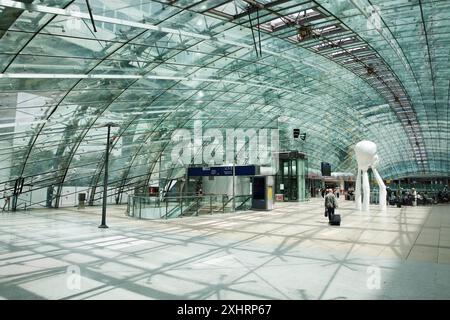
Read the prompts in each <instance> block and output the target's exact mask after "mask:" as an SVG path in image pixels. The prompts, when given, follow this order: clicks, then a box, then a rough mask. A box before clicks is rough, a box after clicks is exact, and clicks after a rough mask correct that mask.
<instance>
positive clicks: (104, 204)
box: [98, 122, 118, 229]
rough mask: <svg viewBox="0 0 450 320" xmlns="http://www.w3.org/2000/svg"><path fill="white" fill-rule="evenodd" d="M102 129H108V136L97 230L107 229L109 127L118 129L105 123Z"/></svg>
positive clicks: (111, 124)
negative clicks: (100, 217)
mask: <svg viewBox="0 0 450 320" xmlns="http://www.w3.org/2000/svg"><path fill="white" fill-rule="evenodd" d="M104 127H107V128H108V136H107V140H106V151H105V163H104V168H105V175H104V177H103V207H102V222H101V224H100V225H99V226H98V227H99V228H102V229H104V228H108V226H107V225H106V200H107V197H108V194H107V193H108V165H109V149H110V144H111V138H110V135H111V127H118V125H117V124H115V123H111V122H110V123H107V124H105V125H104Z"/></svg>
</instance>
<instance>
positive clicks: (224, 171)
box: [188, 166, 256, 177]
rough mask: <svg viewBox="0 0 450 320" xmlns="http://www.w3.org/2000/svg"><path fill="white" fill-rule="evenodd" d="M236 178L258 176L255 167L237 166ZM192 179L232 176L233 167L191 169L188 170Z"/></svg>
mask: <svg viewBox="0 0 450 320" xmlns="http://www.w3.org/2000/svg"><path fill="white" fill-rule="evenodd" d="M234 170H235V175H236V176H254V175H255V174H256V167H255V166H235V168H234ZM188 175H189V176H190V177H208V176H232V175H233V167H232V166H227V167H191V168H188Z"/></svg>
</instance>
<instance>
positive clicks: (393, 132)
mask: <svg viewBox="0 0 450 320" xmlns="http://www.w3.org/2000/svg"><path fill="white" fill-rule="evenodd" d="M86 3H87V2H86V1H85V0H56V1H55V0H39V1H37V0H35V1H33V0H23V1H9V0H0V164H1V166H0V187H2V188H6V189H8V188H12V187H13V186H14V181H15V180H16V179H17V178H18V177H23V178H25V184H28V185H30V186H31V188H33V189H44V188H47V187H48V186H53V187H56V188H57V190H58V191H57V192H59V193H60V192H61V190H62V187H64V186H77V185H83V186H86V187H87V188H88V190H89V191H90V192H91V195H93V196H95V195H100V190H99V188H97V186H98V185H100V184H101V181H102V174H103V169H104V168H103V165H102V164H103V156H104V145H105V135H106V128H104V124H105V123H108V122H114V123H116V124H118V125H119V126H118V127H114V128H112V134H113V136H114V137H115V138H114V142H113V144H114V149H113V151H112V154H111V168H110V188H111V190H114V192H122V191H124V190H129V189H132V188H134V187H135V186H138V185H143V184H146V183H148V182H149V181H150V180H151V179H152V178H154V176H155V172H157V171H158V175H159V176H160V177H161V175H162V176H166V177H168V176H170V174H171V173H168V172H162V171H163V170H162V168H163V167H162V166H161V164H160V161H164V159H166V156H163V155H166V154H167V150H168V147H169V146H170V145H171V139H170V138H171V135H172V133H173V132H174V130H176V129H177V128H189V129H191V128H193V126H194V121H195V120H196V119H200V118H201V119H202V120H203V124H204V126H205V127H207V128H208V127H210V128H218V127H222V128H233V127H240V128H245V127H248V128H267V127H279V128H280V129H281V130H282V131H283V130H284V132H288V133H289V132H290V131H291V130H292V128H300V130H301V131H302V132H306V133H307V139H306V141H305V143H304V144H303V145H302V148H303V151H304V152H305V153H306V154H307V155H308V158H309V166H310V167H311V168H312V169H319V168H320V162H321V161H327V162H330V163H331V164H332V166H333V171H334V170H335V171H341V172H354V171H355V163H354V159H353V154H352V147H353V146H354V144H355V143H356V142H358V141H360V140H363V139H369V140H372V141H374V142H375V143H376V144H377V145H378V147H379V156H380V159H381V163H380V167H379V169H380V173H381V175H382V176H383V177H384V178H398V177H406V176H448V175H449V172H450V162H449V151H450V150H449V149H450V148H449V137H450V136H449V132H450V130H449V120H450V119H449V108H450V58H449V53H450V1H447V0H445V1H444V0H442V1H431V0H408V1H407V0H370V1H369V0H316V1H300V0H275V1H272V0H233V1H229V0H228V1H225V0H204V1H195V0H170V1H169V0H167V1H150V0H120V1H119V0H89V4H90V8H91V9H92V13H93V20H94V25H95V28H96V31H95V30H94V25H93V23H92V21H91V19H90V15H89V10H88V6H87V4H86ZM287 136H288V135H287ZM287 140H289V139H288V138H287V139H285V140H282V148H289V147H290V145H289V143H291V142H290V141H287ZM117 190H119V191H117Z"/></svg>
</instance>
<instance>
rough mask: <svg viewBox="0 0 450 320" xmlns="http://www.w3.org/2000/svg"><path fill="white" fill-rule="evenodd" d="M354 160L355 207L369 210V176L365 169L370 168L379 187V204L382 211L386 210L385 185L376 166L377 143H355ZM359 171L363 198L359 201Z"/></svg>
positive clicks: (366, 141) (377, 160)
mask: <svg viewBox="0 0 450 320" xmlns="http://www.w3.org/2000/svg"><path fill="white" fill-rule="evenodd" d="M354 150H355V154H356V161H357V162H358V175H357V177H356V188H355V201H356V208H357V209H358V210H362V211H369V200H370V196H369V195H370V185H369V176H368V174H367V170H368V169H369V168H371V169H372V172H373V174H374V176H375V179H376V181H377V183H378V188H379V189H380V200H379V205H380V209H381V210H382V211H385V210H386V186H385V185H384V183H383V179H381V177H380V174H379V173H378V171H377V169H376V167H377V165H378V162H379V159H378V155H377V145H376V144H375V143H373V142H372V141H368V140H363V141H360V142H358V143H357V144H356V145H355V149H354ZM361 171H362V178H363V185H362V189H363V193H364V199H363V202H362V203H361Z"/></svg>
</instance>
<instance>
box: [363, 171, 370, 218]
mask: <svg viewBox="0 0 450 320" xmlns="http://www.w3.org/2000/svg"><path fill="white" fill-rule="evenodd" d="M363 193H364V198H363V205H362V210H363V211H369V203H370V185H369V175H368V174H367V170H363Z"/></svg>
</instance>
